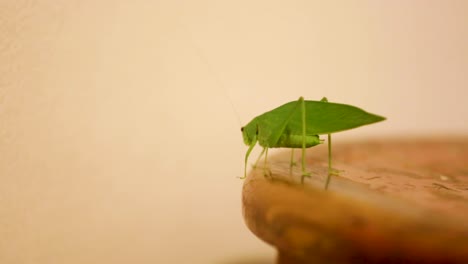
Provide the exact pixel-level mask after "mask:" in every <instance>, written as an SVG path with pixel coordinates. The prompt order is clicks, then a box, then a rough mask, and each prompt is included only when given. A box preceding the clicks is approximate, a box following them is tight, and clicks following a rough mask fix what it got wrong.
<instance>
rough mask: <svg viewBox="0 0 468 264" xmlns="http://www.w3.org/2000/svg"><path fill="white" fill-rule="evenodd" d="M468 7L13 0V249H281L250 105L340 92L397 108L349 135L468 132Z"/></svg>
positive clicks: (149, 252) (6, 254)
mask: <svg viewBox="0 0 468 264" xmlns="http://www.w3.org/2000/svg"><path fill="white" fill-rule="evenodd" d="M467 13H468V1H463V0H459V1H455V0H452V1H426V0H424V1H423V0H420V1H416V0H415V1H364V0H363V1H310V0H296V1H266V0H265V1H264V0H261V1H260V0H257V1H244V0H241V1H215V0H199V1H188V0H186V1H168V0H166V1H142V0H141V1H110V0H101V1H91V0H82V1H78V0H74V1H57V0H42V1H33V0H29V1H28V0H0V62H1V63H0V155H1V156H0V263H4V264H9V263H12V264H13V263H15V264H16V263H226V264H227V263H239V262H243V263H269V262H271V261H272V259H273V257H274V251H273V250H272V249H271V248H269V247H268V246H266V245H265V244H263V243H262V242H260V241H258V240H257V239H256V238H255V237H254V236H253V235H251V234H250V233H249V231H248V230H247V229H246V228H245V226H244V224H243V222H242V216H241V206H240V193H241V186H242V181H240V180H238V179H236V177H237V176H240V175H241V174H242V170H243V155H244V152H245V150H246V147H245V146H243V144H242V141H241V135H240V131H239V127H240V124H239V122H238V119H240V121H241V122H242V123H243V124H245V123H246V122H248V121H249V120H250V119H251V118H253V117H254V116H255V115H258V114H260V113H262V112H264V111H266V110H269V109H271V108H273V107H276V106H278V105H280V104H282V103H284V102H287V101H290V100H294V99H297V98H298V97H299V96H300V95H303V96H305V97H306V98H308V99H320V98H321V97H322V96H327V97H328V98H329V99H330V100H331V101H337V102H342V103H350V104H354V105H357V106H360V107H362V108H364V109H366V110H369V111H371V112H375V113H379V114H381V115H384V116H386V117H388V121H386V122H384V123H381V124H378V125H375V126H369V127H365V128H360V129H357V130H353V131H349V132H346V133H343V134H338V135H336V137H335V138H336V139H337V140H338V141H340V140H355V139H362V138H365V137H378V136H382V137H383V136H403V135H411V136H415V135H422V134H424V135H427V134H429V135H443V136H449V135H460V134H466V133H467V132H468V122H467V121H468V108H467V107H466V105H465V104H466V99H467V96H468V87H467V86H468V74H467V73H468V48H467V47H468V16H467V15H466V14H467ZM233 108H234V109H235V111H234V110H233ZM236 112H237V114H236Z"/></svg>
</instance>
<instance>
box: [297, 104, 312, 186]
mask: <svg viewBox="0 0 468 264" xmlns="http://www.w3.org/2000/svg"><path fill="white" fill-rule="evenodd" d="M299 102H300V103H301V110H302V177H301V183H304V178H305V177H309V176H310V173H307V172H306V155H305V152H306V133H307V131H306V107H305V102H304V98H302V97H301V98H299Z"/></svg>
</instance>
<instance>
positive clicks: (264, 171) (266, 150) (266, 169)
mask: <svg viewBox="0 0 468 264" xmlns="http://www.w3.org/2000/svg"><path fill="white" fill-rule="evenodd" d="M270 173H271V172H269V169H268V148H267V147H266V148H265V163H264V164H263V176H265V177H266V176H268V175H269V174H270Z"/></svg>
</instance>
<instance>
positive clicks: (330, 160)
mask: <svg viewBox="0 0 468 264" xmlns="http://www.w3.org/2000/svg"><path fill="white" fill-rule="evenodd" d="M331 174H332V152H331V134H328V175H327V180H326V181H325V190H326V189H328V184H330V178H331Z"/></svg>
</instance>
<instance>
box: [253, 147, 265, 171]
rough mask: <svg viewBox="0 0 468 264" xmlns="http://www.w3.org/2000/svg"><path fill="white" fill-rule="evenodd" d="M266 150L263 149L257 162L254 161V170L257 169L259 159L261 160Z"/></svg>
mask: <svg viewBox="0 0 468 264" xmlns="http://www.w3.org/2000/svg"><path fill="white" fill-rule="evenodd" d="M266 150H267V148H263V149H262V152H260V155H259V156H258V158H257V160H256V161H255V164H254V165H253V166H252V167H253V168H254V169H256V168H257V165H258V163H259V162H260V159H261V158H262V156H263V154H265V151H266Z"/></svg>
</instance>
